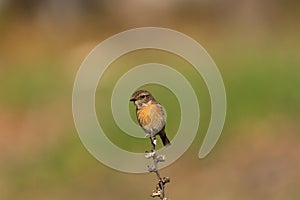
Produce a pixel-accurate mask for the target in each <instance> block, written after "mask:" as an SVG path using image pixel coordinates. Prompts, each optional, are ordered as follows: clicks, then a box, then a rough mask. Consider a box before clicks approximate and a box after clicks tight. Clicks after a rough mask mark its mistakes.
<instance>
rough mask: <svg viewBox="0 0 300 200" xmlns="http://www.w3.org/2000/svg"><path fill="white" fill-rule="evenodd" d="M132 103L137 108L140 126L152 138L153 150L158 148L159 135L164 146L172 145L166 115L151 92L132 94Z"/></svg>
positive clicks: (139, 91)
mask: <svg viewBox="0 0 300 200" xmlns="http://www.w3.org/2000/svg"><path fill="white" fill-rule="evenodd" d="M130 101H133V102H134V104H135V106H136V116H137V119H138V122H139V124H140V126H141V127H142V128H143V130H144V131H145V132H146V133H147V134H146V137H150V139H151V144H152V147H153V150H154V149H155V146H156V135H159V136H160V138H161V140H162V143H163V145H164V146H168V145H170V144H171V143H170V141H169V139H168V137H167V135H166V132H165V124H166V121H165V114H164V110H163V107H162V105H160V103H158V102H157V101H156V100H155V99H154V97H153V96H152V95H151V94H150V92H148V91H146V90H138V91H136V92H135V93H133V94H132V96H131V99H130Z"/></svg>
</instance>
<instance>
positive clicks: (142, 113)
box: [137, 104, 155, 126]
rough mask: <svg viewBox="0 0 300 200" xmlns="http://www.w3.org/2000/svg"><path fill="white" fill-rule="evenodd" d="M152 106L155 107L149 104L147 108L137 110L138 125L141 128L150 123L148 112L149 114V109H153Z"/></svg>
mask: <svg viewBox="0 0 300 200" xmlns="http://www.w3.org/2000/svg"><path fill="white" fill-rule="evenodd" d="M153 106H155V105H154V104H151V105H149V106H146V107H143V108H141V109H139V110H137V118H138V120H139V123H140V124H141V125H142V126H146V125H148V124H150V123H151V116H150V112H151V109H152V108H153Z"/></svg>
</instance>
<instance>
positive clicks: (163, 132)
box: [159, 130, 171, 147]
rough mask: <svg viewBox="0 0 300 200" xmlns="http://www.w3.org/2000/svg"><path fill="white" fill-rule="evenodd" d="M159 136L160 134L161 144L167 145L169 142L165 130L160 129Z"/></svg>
mask: <svg viewBox="0 0 300 200" xmlns="http://www.w3.org/2000/svg"><path fill="white" fill-rule="evenodd" d="M159 136H160V139H161V141H162V143H163V145H164V146H165V147H166V146H169V145H170V144H171V142H170V140H169V139H168V137H167V135H166V132H165V130H162V131H161V132H160V133H159Z"/></svg>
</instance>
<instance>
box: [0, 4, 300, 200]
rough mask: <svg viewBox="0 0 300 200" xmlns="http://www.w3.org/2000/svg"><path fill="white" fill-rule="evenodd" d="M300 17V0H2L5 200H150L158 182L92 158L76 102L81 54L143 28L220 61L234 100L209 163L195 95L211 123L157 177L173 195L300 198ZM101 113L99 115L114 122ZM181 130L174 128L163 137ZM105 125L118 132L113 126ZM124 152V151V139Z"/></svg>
mask: <svg viewBox="0 0 300 200" xmlns="http://www.w3.org/2000/svg"><path fill="white" fill-rule="evenodd" d="M299 19H300V3H299V1H296V0H287V1H280V0H272V1H271V0H266V1H259V0H242V1H233V0H230V1H209V0H200V1H196V0H185V1H184V0H177V1H171V0H165V1H157V0H151V1H150V0H139V1H137V0H127V1H126V0H125V1H108V0H102V1H96V0H89V1H84V0H73V1H71V0H66V1H59V0H44V1H38V0H23V1H21V0H0V36H1V37H0V136H1V139H0V157H1V158H0V199H1V200H2V199H3V200H6V199H7V200H15V199H24V200H25V199H30V200H35V199H39V200H48V199H49V200H50V199H51V200H53V199H56V200H64V199H73V200H77V199H78V200H79V199H151V197H149V194H150V193H151V190H152V189H154V188H153V187H154V185H155V182H156V180H155V176H154V175H153V174H139V175H137V174H126V173H121V172H118V171H115V170H112V169H110V168H108V167H106V166H104V165H103V164H101V163H100V162H98V161H96V160H95V159H94V158H93V157H92V156H91V155H90V154H89V153H88V152H87V150H86V149H85V147H84V146H83V144H82V143H81V141H80V139H79V137H78V135H77V132H76V130H75V127H74V123H73V118H72V99H71V98H72V86H73V85H72V84H73V81H74V79H75V76H76V72H77V70H78V68H79V66H80V64H81V62H82V61H83V60H84V58H85V56H86V55H87V54H88V53H89V52H90V51H91V50H92V49H93V48H94V47H95V46H96V45H97V44H98V43H100V42H101V41H103V40H104V39H106V38H108V37H110V36H111V35H113V34H117V33H119V32H121V31H125V30H127V29H131V28H136V27H143V26H160V27H166V28H170V29H174V30H177V31H180V32H182V33H184V34H187V35H189V36H190V37H192V38H194V39H195V40H197V41H198V42H199V43H200V44H201V45H203V46H204V48H205V49H206V50H207V51H208V53H209V54H210V55H211V56H212V58H213V59H214V61H215V62H216V64H217V65H218V67H219V70H220V72H221V74H222V76H223V79H224V83H225V87H226V92H227V100H228V110H227V119H226V124H225V127H224V131H223V133H222V135H221V138H220V140H219V142H218V143H217V145H216V147H215V148H214V150H213V151H212V152H211V153H210V154H209V156H208V157H206V158H205V159H203V160H199V159H198V157H197V155H198V151H199V147H200V144H201V142H202V139H203V137H204V135H203V134H204V133H205V131H206V128H207V124H208V121H209V98H208V96H207V94H206V95H204V96H203V97H201V95H200V96H198V97H199V98H200V99H201V98H203V99H202V102H203V106H204V107H201V111H202V110H203V113H204V114H203V118H202V117H201V120H202V119H203V122H202V121H201V123H203V124H204V125H202V124H201V123H200V130H199V133H198V136H197V138H196V140H195V141H194V143H193V145H192V147H191V148H189V150H188V151H187V152H186V153H185V154H184V156H183V157H181V158H180V159H179V160H178V161H176V162H175V163H174V164H172V165H171V166H169V167H167V168H165V169H163V170H162V172H161V173H162V175H164V176H169V177H171V183H169V184H168V185H167V189H166V190H167V196H168V197H170V199H174V200H175V199H217V200H221V199H222V200H223V199H224V200H225V199H228V200H232V199H243V200H247V199H249V200H250V199H251V200H252V199H264V200H266V199H272V200H279V199H280V200H283V199H284V200H286V199H293V200H296V199H300V191H299V188H300V170H299V169H300V145H299V141H300V125H299V124H300V123H299V122H300V121H299V120H300V92H299V88H300V54H299V52H300V39H299V35H300V23H299ZM146 53H147V52H146ZM146 53H145V52H144V54H143V55H154V54H155V52H151V51H150V52H149V54H146ZM129 56H130V55H129ZM154 57H155V56H154ZM131 58H132V59H131V60H134V58H135V57H134V56H133V57H131ZM174 59H175V60H176V58H174ZM129 60H130V59H129ZM175 60H173V58H172V57H170V63H172V61H173V62H174V63H175ZM126 62H127V61H126V60H124V63H126ZM128 62H129V61H128ZM178 62H180V61H178ZM178 62H177V61H176V63H178ZM167 63H168V62H167ZM119 64H122V60H121V61H119ZM127 64H128V63H127ZM131 64H135V62H132V63H131ZM184 69H185V68H182V69H181V70H184ZM186 73H187V76H188V74H189V72H188V71H187V72H186ZM113 74H114V73H111V74H110V75H107V79H106V81H107V82H108V83H110V80H111V82H112V80H114V77H113V76H112V75H113ZM114 81H115V80H114ZM191 81H192V82H193V83H195V84H194V85H196V86H195V87H196V89H199V90H204V89H203V88H204V86H201V85H203V83H201V84H200V85H199V86H197V83H198V82H197V81H198V79H194V80H191ZM111 84H112V83H111ZM149 87H150V86H149ZM153 87H154V89H156V90H157V92H158V94H159V88H155V86H153ZM150 88H151V87H150ZM105 89H107V88H104V89H103V91H104V92H105ZM101 91H102V90H101V88H99V92H98V93H97V97H99V96H101ZM103 91H102V92H103ZM170 95H171V94H170ZM99 98H100V97H99ZM172 98H173V97H172ZM158 99H159V98H158ZM164 101H166V99H164V97H162V103H163V102H164ZM200 104H201V103H200ZM96 106H97V108H99V109H100V110H101V106H100V105H96ZM103 106H104V107H103V108H102V109H106V110H103V111H102V114H103V115H104V116H106V115H108V116H109V115H111V114H110V110H109V106H108V105H103ZM172 106H173V105H170V107H172ZM200 106H201V105H200ZM174 107H178V105H177V103H174ZM130 108H132V107H130ZM166 109H167V111H168V106H166ZM176 116H177V117H178V115H175V117H176ZM133 117H134V115H133ZM170 120H171V121H172V120H174V122H177V121H176V119H170ZM177 120H178V119H177ZM177 126H178V125H176V124H175V125H172V124H171V123H169V125H168V128H169V129H168V130H169V131H170V132H172V130H176V128H177ZM107 128H108V129H110V128H111V130H116V131H118V130H117V128H116V126H115V125H114V124H113V123H111V124H108V125H107ZM117 134H119V135H122V132H120V131H119V132H118V133H117ZM170 134H171V135H172V134H174V133H170ZM173 136H174V135H173ZM173 136H172V137H173ZM111 137H112V139H114V136H113V135H112V136H111ZM120 145H121V146H122V147H124V148H128V147H126V145H127V143H126V141H124V143H122V144H120ZM138 148H139V150H140V151H142V150H143V149H142V148H141V147H140V146H139V147H138Z"/></svg>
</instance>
